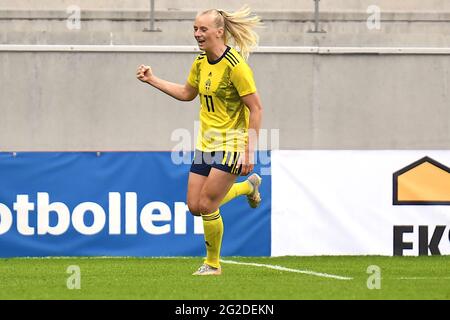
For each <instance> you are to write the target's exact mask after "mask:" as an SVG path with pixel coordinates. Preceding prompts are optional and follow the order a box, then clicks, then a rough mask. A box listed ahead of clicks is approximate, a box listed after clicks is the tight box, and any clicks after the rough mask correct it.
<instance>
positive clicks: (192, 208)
mask: <svg viewBox="0 0 450 320" xmlns="http://www.w3.org/2000/svg"><path fill="white" fill-rule="evenodd" d="M187 205H188V208H189V212H190V213H191V214H192V215H193V216H200V215H201V214H200V212H201V211H200V210H199V206H198V201H197V202H194V201H188V204H187Z"/></svg>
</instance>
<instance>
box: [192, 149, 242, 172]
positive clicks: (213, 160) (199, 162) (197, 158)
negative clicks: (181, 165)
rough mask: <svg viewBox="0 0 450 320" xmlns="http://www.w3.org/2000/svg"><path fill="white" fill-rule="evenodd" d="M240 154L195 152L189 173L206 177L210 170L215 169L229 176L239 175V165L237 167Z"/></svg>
mask: <svg viewBox="0 0 450 320" xmlns="http://www.w3.org/2000/svg"><path fill="white" fill-rule="evenodd" d="M240 154H241V153H240V152H229V151H228V152H227V151H212V152H204V151H201V150H195V155H194V160H193V161H192V165H191V170H190V171H191V172H193V173H197V174H200V175H202V176H205V177H207V176H208V175H209V172H210V171H211V168H216V169H219V170H222V171H225V172H228V173H231V174H235V175H239V174H240V173H241V169H242V168H241V165H239V166H238V165H237V162H238V159H239V156H240Z"/></svg>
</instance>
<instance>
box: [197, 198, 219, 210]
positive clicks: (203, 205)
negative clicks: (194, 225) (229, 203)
mask: <svg viewBox="0 0 450 320" xmlns="http://www.w3.org/2000/svg"><path fill="white" fill-rule="evenodd" d="M198 209H199V212H200V213H202V214H209V213H213V212H214V211H216V210H217V208H216V204H215V202H214V201H213V200H212V199H210V198H209V197H207V196H201V197H200V201H199V203H198Z"/></svg>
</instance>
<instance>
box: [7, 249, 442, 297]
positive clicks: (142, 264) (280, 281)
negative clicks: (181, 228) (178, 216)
mask: <svg viewBox="0 0 450 320" xmlns="http://www.w3.org/2000/svg"><path fill="white" fill-rule="evenodd" d="M224 260H233V261H238V262H245V263H257V264H265V265H277V266H281V267H285V268H289V269H296V270H301V272H303V271H305V270H309V271H314V272H318V273H325V274H330V275H337V276H343V277H349V278H352V279H350V280H340V279H335V278H326V277H323V276H317V275H311V274H305V273H298V272H290V271H282V270H274V269H270V268H266V267H258V266H253V265H251V266H249V265H237V264H228V263H223V264H222V269H223V274H222V275H221V276H215V277H210V276H208V277H195V276H192V275H191V273H192V272H193V271H195V269H196V268H197V267H198V266H199V265H200V264H201V262H202V259H201V258H13V259H5V258H3V259H0V289H1V290H0V299H150V300H154V299H158V300H184V299H187V300H203V299H208V300H231V299H239V300H254V299H256V300H259V299H264V300H265V299H268V300H278V299H287V300H299V299H450V267H449V266H450V256H430V257H380V256H334V257H330V256H321V257H274V258H268V257H228V258H224ZM71 265H75V266H78V267H79V268H80V284H81V288H80V289H72V290H71V289H68V288H67V279H68V278H69V277H70V276H71V274H69V273H67V268H68V267H69V266H71ZM371 265H375V266H378V267H379V268H380V271H381V280H380V284H381V287H380V288H379V289H368V287H367V282H368V278H369V277H370V276H371V275H372V274H369V273H368V272H367V268H368V267H369V266H371ZM369 282H371V281H370V280H369ZM371 283H374V282H373V281H372V282H371Z"/></svg>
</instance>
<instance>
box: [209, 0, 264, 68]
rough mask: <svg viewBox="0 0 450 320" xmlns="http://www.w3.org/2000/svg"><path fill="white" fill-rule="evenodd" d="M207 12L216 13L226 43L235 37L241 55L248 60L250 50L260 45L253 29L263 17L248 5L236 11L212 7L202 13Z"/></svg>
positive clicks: (259, 24) (259, 23)
mask: <svg viewBox="0 0 450 320" xmlns="http://www.w3.org/2000/svg"><path fill="white" fill-rule="evenodd" d="M207 13H208V14H214V15H215V16H216V17H215V22H216V25H217V27H223V28H224V30H225V32H224V41H225V44H227V43H228V40H229V39H230V38H233V40H234V43H235V44H236V46H238V47H239V49H240V53H241V56H242V57H243V58H244V59H246V60H247V59H248V56H249V55H250V52H252V51H253V50H254V49H255V47H256V46H257V45H258V41H259V36H258V34H257V33H256V32H255V31H254V30H253V29H254V28H255V27H258V26H261V25H262V23H261V18H260V17H258V16H256V15H252V13H251V11H250V8H249V7H248V6H247V5H245V6H243V7H242V8H241V9H239V10H238V11H235V12H227V11H224V10H215V9H212V10H207V11H204V12H202V13H201V14H207Z"/></svg>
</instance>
